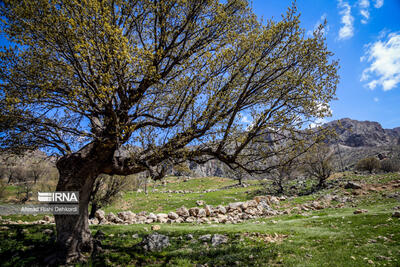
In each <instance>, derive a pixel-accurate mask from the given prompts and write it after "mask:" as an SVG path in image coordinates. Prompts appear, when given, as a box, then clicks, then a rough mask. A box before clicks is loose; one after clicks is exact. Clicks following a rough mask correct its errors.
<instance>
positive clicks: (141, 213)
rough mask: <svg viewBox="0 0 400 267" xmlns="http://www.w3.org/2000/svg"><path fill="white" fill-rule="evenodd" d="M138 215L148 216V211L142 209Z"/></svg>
mask: <svg viewBox="0 0 400 267" xmlns="http://www.w3.org/2000/svg"><path fill="white" fill-rule="evenodd" d="M137 215H138V216H143V217H146V216H147V211H141V212H139V213H138V214H137Z"/></svg>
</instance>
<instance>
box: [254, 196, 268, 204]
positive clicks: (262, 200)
mask: <svg viewBox="0 0 400 267" xmlns="http://www.w3.org/2000/svg"><path fill="white" fill-rule="evenodd" d="M254 200H255V201H256V202H257V203H260V202H266V201H267V197H266V196H256V197H254Z"/></svg>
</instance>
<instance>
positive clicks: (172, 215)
mask: <svg viewBox="0 0 400 267" xmlns="http://www.w3.org/2000/svg"><path fill="white" fill-rule="evenodd" d="M168 218H170V219H171V220H176V219H178V218H179V215H178V214H176V213H175V212H173V211H171V212H170V213H168Z"/></svg>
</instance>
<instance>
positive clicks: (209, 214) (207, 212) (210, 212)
mask: <svg viewBox="0 0 400 267" xmlns="http://www.w3.org/2000/svg"><path fill="white" fill-rule="evenodd" d="M204 210H205V211H206V215H207V216H211V215H212V213H213V210H212V207H211V206H210V205H206V206H205V207H204Z"/></svg>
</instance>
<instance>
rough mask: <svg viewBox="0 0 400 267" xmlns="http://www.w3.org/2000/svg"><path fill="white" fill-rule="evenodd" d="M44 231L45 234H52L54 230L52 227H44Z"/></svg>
mask: <svg viewBox="0 0 400 267" xmlns="http://www.w3.org/2000/svg"><path fill="white" fill-rule="evenodd" d="M42 233H43V234H46V235H51V234H52V233H53V230H51V229H44V230H43V231H42Z"/></svg>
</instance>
